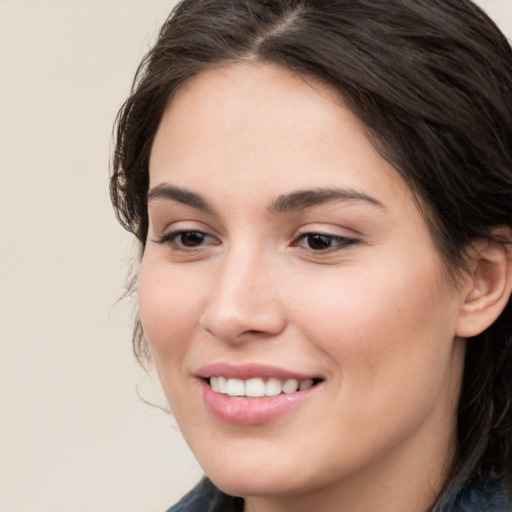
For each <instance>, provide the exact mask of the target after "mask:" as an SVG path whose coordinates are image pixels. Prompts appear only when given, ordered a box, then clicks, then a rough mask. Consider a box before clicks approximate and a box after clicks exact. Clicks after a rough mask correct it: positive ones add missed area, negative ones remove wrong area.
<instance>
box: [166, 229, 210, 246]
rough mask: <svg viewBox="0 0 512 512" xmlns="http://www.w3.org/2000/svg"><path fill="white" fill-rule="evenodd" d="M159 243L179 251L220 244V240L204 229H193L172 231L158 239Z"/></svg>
mask: <svg viewBox="0 0 512 512" xmlns="http://www.w3.org/2000/svg"><path fill="white" fill-rule="evenodd" d="M156 241H157V243H159V244H167V245H169V246H170V248H171V249H174V250H178V251H187V250H193V249H195V248H198V247H201V246H204V245H218V244H219V241H218V240H217V239H216V238H214V237H213V236H211V235H209V234H208V233H205V232H204V231H197V230H192V229H187V230H179V231H171V232H170V233H166V234H165V235H163V236H162V237H160V238H158V240H156Z"/></svg>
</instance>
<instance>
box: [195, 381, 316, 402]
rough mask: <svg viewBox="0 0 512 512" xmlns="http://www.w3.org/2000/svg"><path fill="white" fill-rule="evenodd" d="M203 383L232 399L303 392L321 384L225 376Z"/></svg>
mask: <svg viewBox="0 0 512 512" xmlns="http://www.w3.org/2000/svg"><path fill="white" fill-rule="evenodd" d="M204 381H205V382H206V383H207V384H208V386H210V388H211V389H212V390H213V391H214V392H215V393H219V394H221V395H226V396H229V397H232V398H237V397H238V398H263V397H274V396H278V395H281V394H285V395H289V394H292V393H296V392H297V391H305V390H306V389H309V388H312V387H314V386H316V385H318V384H319V383H320V382H322V379H320V378H306V379H295V378H290V379H278V378H275V377H270V378H263V377H252V378H249V379H238V378H232V377H226V376H210V377H207V378H205V379H204Z"/></svg>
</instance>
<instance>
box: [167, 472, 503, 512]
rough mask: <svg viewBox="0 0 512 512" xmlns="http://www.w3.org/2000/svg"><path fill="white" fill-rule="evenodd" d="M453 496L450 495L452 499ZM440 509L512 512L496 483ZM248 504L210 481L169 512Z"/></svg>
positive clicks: (237, 511)
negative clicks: (220, 489) (222, 490)
mask: <svg viewBox="0 0 512 512" xmlns="http://www.w3.org/2000/svg"><path fill="white" fill-rule="evenodd" d="M449 494H450V493H448V495H449ZM443 502H444V503H442V504H441V507H440V508H439V509H438V510H440V511H442V512H512V504H511V503H510V501H509V500H508V497H507V494H506V492H505V490H504V489H503V487H501V486H500V485H499V484H496V483H487V484H471V485H466V486H465V488H464V490H463V491H462V493H461V494H460V495H458V496H457V497H456V498H453V499H451V498H450V497H449V496H448V497H447V498H446V499H445V500H443ZM243 510H244V500H243V499H242V498H237V497H233V496H228V495H227V494H224V493H223V492H221V491H219V489H217V488H216V487H215V486H214V485H213V484H212V483H211V482H210V480H208V479H207V478H204V479H203V480H201V482H199V484H198V485H197V486H196V487H195V488H194V489H192V490H191V491H190V492H189V493H188V494H186V495H185V496H184V497H183V498H182V499H181V500H180V501H179V502H178V503H177V504H176V505H174V506H173V507H171V508H170V509H169V510H167V512H243Z"/></svg>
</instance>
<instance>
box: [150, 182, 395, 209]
mask: <svg viewBox="0 0 512 512" xmlns="http://www.w3.org/2000/svg"><path fill="white" fill-rule="evenodd" d="M158 199H168V200H171V201H177V202H178V203H183V204H186V205H188V206H191V207H193V208H197V209H199V210H202V211H205V212H210V213H213V212H214V211H215V210H214V208H213V207H212V206H211V204H210V203H209V202H208V201H207V200H206V199H204V198H203V197H202V196H201V195H199V194H196V193H195V192H191V191H190V190H186V189H183V188H180V187H175V186H173V185H167V184H162V185H156V186H155V187H153V188H152V189H150V190H149V192H148V203H149V202H152V201H156V200H158ZM331 201H343V202H361V201H362V202H365V203H368V204H370V205H372V206H377V207H379V208H382V209H385V208H386V207H385V206H384V204H383V203H381V202H380V201H379V200H378V199H375V198H374V197H371V196H369V195H367V194H365V193H364V192H360V191H357V190H354V189H350V188H349V189H345V188H316V189H308V190H298V191H296V192H291V193H289V194H283V195H280V196H279V197H277V198H276V199H275V200H274V201H272V203H270V205H269V206H268V207H267V210H268V212H269V213H272V214H274V213H289V212H296V211H304V210H307V209H308V208H313V207H314V206H320V205H322V204H325V203H329V202H331Z"/></svg>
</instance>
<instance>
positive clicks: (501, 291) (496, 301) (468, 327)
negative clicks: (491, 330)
mask: <svg viewBox="0 0 512 512" xmlns="http://www.w3.org/2000/svg"><path fill="white" fill-rule="evenodd" d="M493 235H494V237H495V238H494V240H477V241H476V242H475V243H474V244H473V245H472V247H471V253H472V256H471V261H470V273H469V275H468V276H467V278H468V286H466V287H465V292H464V295H463V297H462V299H463V302H462V304H461V309H460V314H459V317H458V319H457V325H456V335H457V336H459V337H462V338H470V337H472V336H476V335H478V334H480V333H481V332H483V331H484V330H485V329H487V328H488V327H489V326H490V325H492V323H493V322H494V321H495V320H496V319H497V318H498V317H499V315H500V314H501V312H502V311H503V309H504V308H505V306H506V305H507V302H508V300H509V298H510V294H511V291H512V246H511V245H510V244H511V243H512V233H511V230H510V228H508V227H501V228H497V229H495V230H493ZM498 240H499V241H498Z"/></svg>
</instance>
